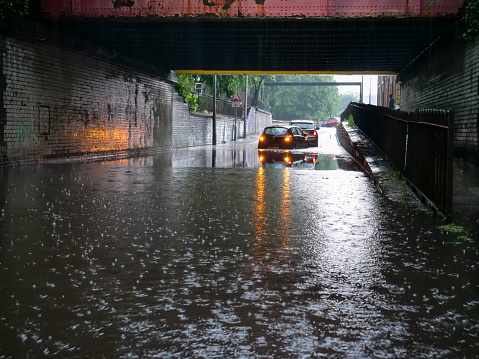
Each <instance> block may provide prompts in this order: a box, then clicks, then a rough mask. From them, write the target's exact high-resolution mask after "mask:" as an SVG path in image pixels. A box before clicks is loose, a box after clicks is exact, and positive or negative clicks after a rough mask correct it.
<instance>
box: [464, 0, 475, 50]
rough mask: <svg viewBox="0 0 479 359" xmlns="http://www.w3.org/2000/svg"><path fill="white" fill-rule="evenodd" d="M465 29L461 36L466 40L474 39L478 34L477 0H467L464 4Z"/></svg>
mask: <svg viewBox="0 0 479 359" xmlns="http://www.w3.org/2000/svg"><path fill="white" fill-rule="evenodd" d="M465 21H466V29H465V31H464V33H463V34H462V37H463V38H464V39H466V40H467V41H476V40H477V37H478V35H479V0H469V1H467V4H466V18H465Z"/></svg>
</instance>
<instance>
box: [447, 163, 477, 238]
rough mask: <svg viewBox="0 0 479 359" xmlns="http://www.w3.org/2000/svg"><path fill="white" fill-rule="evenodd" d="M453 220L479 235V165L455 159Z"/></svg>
mask: <svg viewBox="0 0 479 359" xmlns="http://www.w3.org/2000/svg"><path fill="white" fill-rule="evenodd" d="M453 187H454V189H453V206H452V211H453V213H452V220H453V222H454V223H457V224H460V225H463V226H465V227H466V228H467V229H468V230H469V231H470V232H471V234H475V237H474V238H478V236H479V167H477V166H475V165H474V164H472V163H470V162H467V161H464V160H462V159H460V158H455V159H454V178H453Z"/></svg>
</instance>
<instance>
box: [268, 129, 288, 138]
mask: <svg viewBox="0 0 479 359" xmlns="http://www.w3.org/2000/svg"><path fill="white" fill-rule="evenodd" d="M287 133H288V129H287V128H284V127H267V128H265V129H264V134H265V135H273V136H281V135H286V134H287Z"/></svg>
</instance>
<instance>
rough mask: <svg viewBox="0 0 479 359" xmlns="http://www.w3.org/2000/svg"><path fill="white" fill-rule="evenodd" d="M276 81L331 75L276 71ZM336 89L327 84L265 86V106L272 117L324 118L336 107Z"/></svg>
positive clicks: (312, 79) (328, 78)
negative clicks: (280, 73)
mask: <svg viewBox="0 0 479 359" xmlns="http://www.w3.org/2000/svg"><path fill="white" fill-rule="evenodd" d="M276 80H277V81H278V82H330V81H333V76H318V75H278V76H277V77H276ZM339 100H340V96H339V92H338V88H337V87H330V86H277V87H270V88H269V89H268V104H269V110H270V111H271V113H272V114H273V118H274V119H276V120H282V121H290V120H295V119H309V120H320V119H327V118H329V117H330V116H331V115H332V114H334V113H336V112H337V111H338V106H339Z"/></svg>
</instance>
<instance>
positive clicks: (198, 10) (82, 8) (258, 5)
mask: <svg viewBox="0 0 479 359" xmlns="http://www.w3.org/2000/svg"><path fill="white" fill-rule="evenodd" d="M429 2H430V1H429V0H40V4H41V5H40V8H41V10H40V11H41V14H42V16H43V17H44V18H47V19H56V18H69V17H91V18H96V17H201V16H215V17H245V16H246V17H267V18H271V17H274V18H287V17H375V16H443V15H453V14H457V13H458V12H459V11H460V10H461V9H462V8H463V6H464V0H436V2H435V3H434V4H433V5H431V6H430V5H429Z"/></svg>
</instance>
